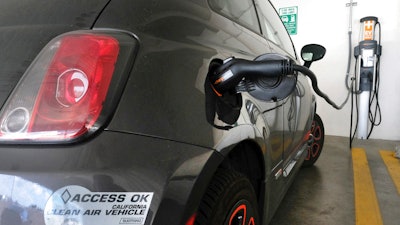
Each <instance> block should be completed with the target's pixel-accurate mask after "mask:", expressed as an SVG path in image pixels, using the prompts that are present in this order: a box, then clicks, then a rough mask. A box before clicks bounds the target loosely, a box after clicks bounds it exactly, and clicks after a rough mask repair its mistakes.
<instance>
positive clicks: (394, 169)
mask: <svg viewBox="0 0 400 225" xmlns="http://www.w3.org/2000/svg"><path fill="white" fill-rule="evenodd" d="M379 153H380V154H381V157H382V159H383V161H384V162H385V164H386V167H387V169H388V171H389V174H390V176H391V177H392V180H393V182H394V184H395V185H396V188H397V192H398V193H399V194H400V160H399V159H397V158H395V157H394V152H393V151H387V150H380V151H379Z"/></svg>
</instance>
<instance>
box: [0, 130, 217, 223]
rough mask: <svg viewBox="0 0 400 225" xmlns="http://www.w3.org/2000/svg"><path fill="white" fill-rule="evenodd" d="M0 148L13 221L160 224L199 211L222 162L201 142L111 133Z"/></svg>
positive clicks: (3, 211)
mask: <svg viewBox="0 0 400 225" xmlns="http://www.w3.org/2000/svg"><path fill="white" fill-rule="evenodd" d="M0 152H1V155H2V157H1V159H0V184H1V185H0V218H1V220H2V221H1V224H9V225H12V224H25V222H26V223H29V224H32V225H33V224H37V225H42V224H46V225H55V224H84V225H89V224H101V223H103V224H108V225H111V224H158V223H157V222H154V221H164V222H165V218H164V217H168V218H170V219H169V220H171V221H174V222H172V223H171V222H169V223H168V224H179V223H181V221H182V219H184V218H185V217H189V216H190V215H186V214H191V211H193V210H195V209H196V207H197V206H196V202H199V201H200V198H201V196H202V193H203V191H204V189H205V187H206V185H207V181H208V179H210V178H207V177H208V176H209V175H207V174H212V173H213V169H210V171H209V172H207V170H208V166H210V163H211V164H215V165H217V164H218V163H217V161H219V160H220V157H219V155H218V154H216V153H215V152H214V151H212V150H209V149H205V148H202V147H197V146H192V145H188V144H183V143H177V142H174V141H169V140H163V139H158V138H152V137H146V136H141V135H134V134H126V133H120V132H112V131H106V132H103V133H102V134H100V135H99V136H98V137H96V138H94V139H92V140H91V141H88V142H85V143H83V144H78V145H72V146H36V147H21V146H2V147H1V148H0ZM214 162H215V163H214ZM207 163H209V164H208V165H206V164H207ZM213 167H214V166H210V168H213ZM206 168H207V169H206ZM202 176H203V178H202ZM198 183H201V184H200V185H197V184H198ZM203 183H204V184H203ZM194 186H196V189H194V188H193V187H194ZM189 200H190V202H191V204H189V205H191V206H190V207H189V208H188V204H187V203H188V202H189ZM171 218H172V219H171Z"/></svg>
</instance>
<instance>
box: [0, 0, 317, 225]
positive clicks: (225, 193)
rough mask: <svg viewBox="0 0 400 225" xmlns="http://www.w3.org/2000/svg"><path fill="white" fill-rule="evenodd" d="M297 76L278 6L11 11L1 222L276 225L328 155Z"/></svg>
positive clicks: (36, 3)
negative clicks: (308, 172)
mask: <svg viewBox="0 0 400 225" xmlns="http://www.w3.org/2000/svg"><path fill="white" fill-rule="evenodd" d="M322 50H323V49H322V47H320V46H318V45H309V46H307V47H305V48H304V49H303V51H302V53H304V54H302V55H303V56H305V60H306V61H307V62H308V64H310V63H311V62H312V61H315V60H318V59H320V58H322V56H323V53H322ZM299 64H300V61H299V58H298V56H297V55H296V51H295V49H294V47H293V44H292V42H291V39H290V37H289V35H288V34H287V32H286V30H285V28H284V26H283V24H282V23H281V21H280V18H279V16H278V15H277V13H276V11H275V9H274V8H273V6H272V5H271V3H270V2H269V1H267V0H240V1H239V0H162V1H161V0H151V1H150V0H135V1H132V0H96V1H75V0H57V1H51V2H50V1H48V0H24V1H16V0H2V1H0V103H1V111H0V225H120V224H125V225H126V224H127V225H132V224H133V225H150V224H153V225H156V224H157V225H164V224H168V225H174V224H181V225H193V224H197V225H200V224H204V225H205V224H212V225H221V224H224V225H233V224H246V225H247V224H249V225H255V224H267V223H268V222H269V221H270V219H271V218H272V216H273V213H274V212H275V211H276V209H277V207H278V205H279V202H280V201H281V200H282V199H283V196H284V194H285V192H286V191H287V189H288V187H289V185H290V183H291V182H292V181H293V179H294V177H295V175H296V173H297V172H298V171H299V169H300V167H302V166H310V165H312V164H313V163H314V162H315V161H316V160H317V158H318V156H319V154H320V152H321V149H322V144H323V138H324V131H323V125H322V121H321V120H320V118H319V117H318V116H317V115H316V114H315V110H316V104H315V103H316V101H315V97H314V95H313V92H312V89H311V86H310V82H309V80H308V78H307V77H306V76H305V75H304V74H302V73H300V72H297V71H296V69H294V70H293V68H296V66H299ZM270 65H273V66H272V67H273V68H272V69H271V70H273V71H270V67H269V66H270ZM308 66H309V65H308ZM282 68H283V70H282ZM287 68H289V69H287ZM281 70H282V72H280V71H281ZM277 71H278V72H277ZM231 78H234V79H233V80H231Z"/></svg>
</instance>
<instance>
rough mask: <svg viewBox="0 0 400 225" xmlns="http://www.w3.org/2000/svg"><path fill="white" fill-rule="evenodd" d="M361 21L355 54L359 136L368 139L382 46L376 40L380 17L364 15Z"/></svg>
mask: <svg viewBox="0 0 400 225" xmlns="http://www.w3.org/2000/svg"><path fill="white" fill-rule="evenodd" d="M360 22H361V28H362V29H361V38H362V39H361V41H360V42H359V45H358V46H356V47H355V48H354V56H355V57H356V58H357V74H356V90H357V92H358V93H360V94H359V98H358V110H359V111H358V112H359V113H358V132H357V137H358V138H359V139H367V137H368V128H369V127H368V120H369V112H370V104H371V91H374V87H375V82H376V66H377V57H378V56H380V54H381V49H382V47H381V46H380V43H378V42H377V41H376V40H375V27H376V24H377V23H378V18H377V17H372V16H370V17H364V18H362V19H361V20H360Z"/></svg>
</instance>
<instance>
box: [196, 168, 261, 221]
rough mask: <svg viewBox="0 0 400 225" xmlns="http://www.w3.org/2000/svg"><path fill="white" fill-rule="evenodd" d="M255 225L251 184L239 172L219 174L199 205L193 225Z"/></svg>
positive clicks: (254, 198) (255, 208)
mask: <svg viewBox="0 0 400 225" xmlns="http://www.w3.org/2000/svg"><path fill="white" fill-rule="evenodd" d="M243 221H244V223H243ZM258 221H259V220H258V207H257V199H256V195H255V192H254V189H253V186H252V185H251V183H250V181H249V180H248V179H247V178H246V177H245V176H244V175H242V174H240V173H238V172H235V171H230V170H222V169H220V170H218V171H217V173H216V174H215V175H214V178H213V180H212V181H211V183H210V185H209V187H208V189H207V191H206V193H205V195H204V197H203V200H202V202H201V203H200V206H199V210H198V213H197V217H196V222H195V224H196V225H232V224H246V225H256V224H258Z"/></svg>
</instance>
